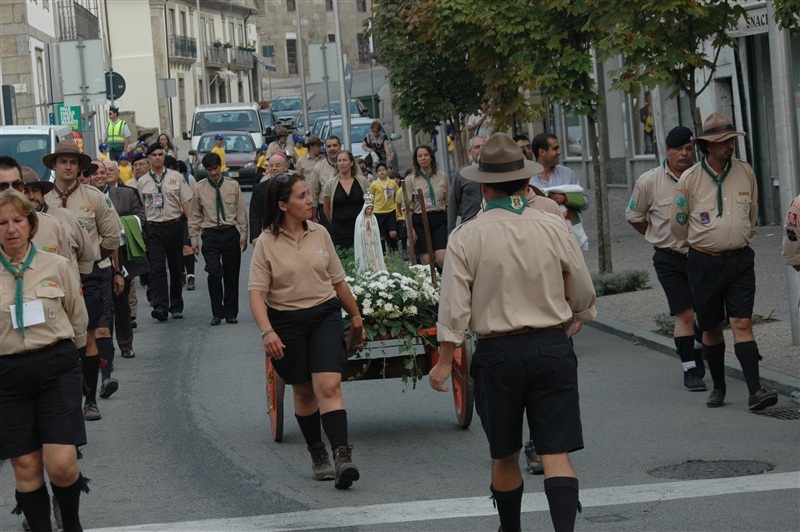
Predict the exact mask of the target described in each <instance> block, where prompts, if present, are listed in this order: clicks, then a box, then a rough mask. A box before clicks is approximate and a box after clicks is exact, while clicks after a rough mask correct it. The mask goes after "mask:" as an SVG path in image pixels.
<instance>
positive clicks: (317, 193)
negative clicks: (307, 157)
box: [308, 157, 339, 209]
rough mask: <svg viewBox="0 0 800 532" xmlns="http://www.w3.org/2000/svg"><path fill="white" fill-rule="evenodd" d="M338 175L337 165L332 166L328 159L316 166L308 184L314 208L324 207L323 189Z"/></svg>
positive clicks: (323, 159)
mask: <svg viewBox="0 0 800 532" xmlns="http://www.w3.org/2000/svg"><path fill="white" fill-rule="evenodd" d="M338 173H339V170H338V169H337V168H336V163H335V162H334V163H333V164H331V162H330V161H329V160H328V158H327V157H323V158H322V160H321V161H319V162H318V163H317V164H316V166H314V170H313V171H312V172H311V182H310V183H309V184H308V193H309V194H311V206H312V207H315V208H317V209H319V208H320V206H321V205H322V187H324V186H325V183H327V182H328V181H330V179H331V178H332V177H333V176H335V175H336V174H338Z"/></svg>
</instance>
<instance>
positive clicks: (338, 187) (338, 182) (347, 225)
mask: <svg viewBox="0 0 800 532" xmlns="http://www.w3.org/2000/svg"><path fill="white" fill-rule="evenodd" d="M355 164H356V161H355V158H354V157H353V154H352V153H350V152H349V151H347V150H342V151H340V152H339V154H338V155H337V156H336V167H337V168H338V170H339V173H338V174H336V176H335V177H334V178H333V179H331V180H330V181H328V182H327V183H325V187H324V188H323V191H322V197H323V202H324V205H325V215H326V216H327V217H328V220H330V221H331V238H332V239H333V243H334V244H335V245H337V246H339V247H341V248H352V247H353V239H354V234H355V227H356V218H358V214H359V213H360V212H361V207H362V206H363V205H364V193H365V192H366V191H367V190H369V187H368V186H367V182H366V180H365V179H364V178H363V177H362V176H360V175H356V166H355Z"/></svg>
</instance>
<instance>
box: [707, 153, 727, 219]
mask: <svg viewBox="0 0 800 532" xmlns="http://www.w3.org/2000/svg"><path fill="white" fill-rule="evenodd" d="M706 159H707V157H703V159H702V160H701V161H700V164H701V165H702V166H703V170H705V171H706V173H707V174H708V175H709V176H711V179H712V180H714V183H716V184H717V217H722V183H724V182H725V178H726V177H728V172H730V171H731V168H733V163H728V167H727V168H725V171H724V172H723V173H722V177H720V178H719V179H717V176H716V175H714V172H712V171H711V169H710V168H709V167H708V166H707V165H706Z"/></svg>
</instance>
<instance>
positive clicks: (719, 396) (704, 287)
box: [670, 113, 778, 410]
mask: <svg viewBox="0 0 800 532" xmlns="http://www.w3.org/2000/svg"><path fill="white" fill-rule="evenodd" d="M743 135H744V133H743V132H741V131H736V130H735V129H734V127H733V124H732V123H731V121H730V120H729V119H728V117H726V116H724V115H721V114H719V113H712V114H711V115H710V116H709V117H708V118H706V119H705V121H704V122H703V134H702V135H700V136H698V137H697V147H698V148H699V149H700V151H701V152H702V153H703V158H702V159H701V160H700V162H699V163H698V164H695V165H694V166H692V167H691V168H689V169H688V170H687V171H686V172H684V173H683V174H682V175H681V178H680V180H679V181H678V184H677V185H676V186H675V193H674V198H673V202H672V212H671V217H670V229H671V230H672V234H673V235H675V237H676V238H678V239H679V240H686V241H687V242H688V243H689V246H690V247H689V253H688V255H687V273H688V276H689V287H690V288H691V291H692V298H693V299H694V309H695V313H696V315H697V325H698V327H699V328H700V329H701V330H702V331H703V356H704V357H705V359H706V362H707V363H708V370H709V373H711V379H712V380H713V381H714V389H713V390H712V391H711V394H710V395H709V397H708V400H707V401H706V406H708V407H710V408H716V407H720V406H723V405H724V404H725V394H726V384H725V338H724V336H723V334H722V327H723V325H724V322H725V320H726V318H727V320H728V321H729V322H730V325H731V330H732V331H733V342H734V343H733V351H734V353H735V354H736V358H737V359H739V363H740V364H741V366H742V373H744V380H745V382H746V383H747V389H748V391H749V393H750V397H749V398H748V401H747V405H748V408H749V409H750V410H763V409H765V408H767V407H769V406H772V405H774V404H776V403H777V402H778V394H777V393H776V392H775V391H773V390H769V389H767V388H766V387H764V386H761V379H760V375H759V368H758V361H759V359H760V358H761V356H760V354H759V351H758V344H757V343H756V341H755V338H754V337H753V324H752V316H753V303H754V300H755V293H756V276H755V273H754V271H755V270H754V257H755V253H754V252H753V250H752V249H751V248H750V241H751V240H752V239H753V237H754V236H755V234H756V223H757V222H758V184H757V182H756V175H755V172H753V168H752V167H751V166H750V165H749V164H747V163H746V162H744V161H740V160H739V159H737V158H735V157H734V156H733V153H734V148H735V140H736V137H739V136H743Z"/></svg>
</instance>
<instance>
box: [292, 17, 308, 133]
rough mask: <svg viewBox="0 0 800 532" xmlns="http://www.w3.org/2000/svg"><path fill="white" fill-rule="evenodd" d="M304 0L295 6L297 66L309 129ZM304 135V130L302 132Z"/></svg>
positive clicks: (304, 113)
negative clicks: (304, 53)
mask: <svg viewBox="0 0 800 532" xmlns="http://www.w3.org/2000/svg"><path fill="white" fill-rule="evenodd" d="M301 4H302V2H297V3H296V5H295V8H294V13H295V16H296V18H297V66H298V68H300V93H301V94H302V100H303V124H305V126H304V127H305V128H306V130H309V129H310V128H309V126H310V125H311V124H309V123H308V92H307V91H306V67H305V60H304V59H303V28H302V27H301V25H300V5H301ZM300 134H301V135H302V132H301V133H300Z"/></svg>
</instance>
